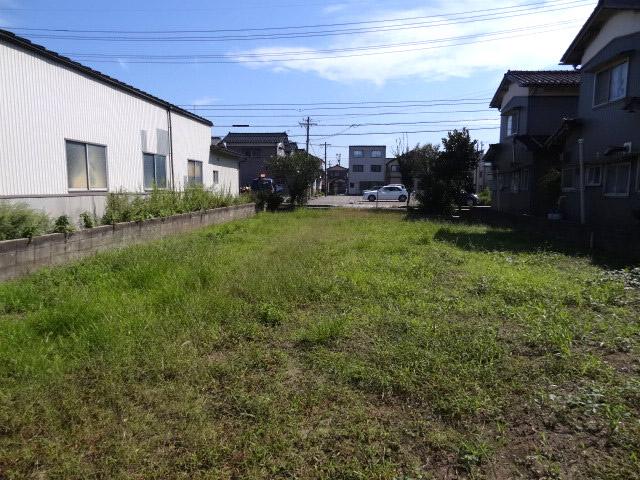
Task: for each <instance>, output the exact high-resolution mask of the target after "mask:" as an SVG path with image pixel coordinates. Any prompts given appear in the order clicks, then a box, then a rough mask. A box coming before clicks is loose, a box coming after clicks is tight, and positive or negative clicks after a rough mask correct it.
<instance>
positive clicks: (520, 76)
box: [489, 70, 580, 108]
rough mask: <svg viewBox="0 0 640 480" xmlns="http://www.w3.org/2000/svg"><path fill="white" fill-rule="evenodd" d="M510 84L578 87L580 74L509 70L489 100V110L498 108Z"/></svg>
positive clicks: (572, 71) (577, 72) (557, 71)
mask: <svg viewBox="0 0 640 480" xmlns="http://www.w3.org/2000/svg"><path fill="white" fill-rule="evenodd" d="M512 83H516V84H518V85H519V86H521V87H578V86H579V85H580V72H579V71H577V70H509V71H507V73H505V74H504V77H503V78H502V82H500V86H499V87H498V90H497V91H496V93H495V95H494V96H493V99H492V100H491V104H490V105H489V106H490V107H491V108H500V106H501V103H502V98H503V97H504V94H505V93H506V92H507V90H508V89H509V85H510V84H512ZM576 93H577V92H576Z"/></svg>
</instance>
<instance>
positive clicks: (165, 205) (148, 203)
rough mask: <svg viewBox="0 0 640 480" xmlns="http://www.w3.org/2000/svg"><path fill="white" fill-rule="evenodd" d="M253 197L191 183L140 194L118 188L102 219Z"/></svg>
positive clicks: (152, 214)
mask: <svg viewBox="0 0 640 480" xmlns="http://www.w3.org/2000/svg"><path fill="white" fill-rule="evenodd" d="M251 201H252V199H251V198H250V196H249V195H239V196H238V195H232V194H231V193H220V192H213V191H210V190H206V189H204V188H202V186H199V185H190V186H187V187H185V189H184V190H183V191H173V190H162V189H157V188H154V189H153V190H152V191H151V192H150V193H149V195H147V196H136V197H132V196H131V194H129V193H127V192H115V193H110V194H109V196H108V197H107V204H106V207H105V213H104V215H103V217H102V223H104V224H106V225H110V224H114V223H118V222H131V221H141V220H149V219H151V218H160V217H169V216H171V215H176V214H179V213H187V212H198V211H202V210H209V209H213V208H220V207H228V206H230V205H239V204H242V203H249V202H251Z"/></svg>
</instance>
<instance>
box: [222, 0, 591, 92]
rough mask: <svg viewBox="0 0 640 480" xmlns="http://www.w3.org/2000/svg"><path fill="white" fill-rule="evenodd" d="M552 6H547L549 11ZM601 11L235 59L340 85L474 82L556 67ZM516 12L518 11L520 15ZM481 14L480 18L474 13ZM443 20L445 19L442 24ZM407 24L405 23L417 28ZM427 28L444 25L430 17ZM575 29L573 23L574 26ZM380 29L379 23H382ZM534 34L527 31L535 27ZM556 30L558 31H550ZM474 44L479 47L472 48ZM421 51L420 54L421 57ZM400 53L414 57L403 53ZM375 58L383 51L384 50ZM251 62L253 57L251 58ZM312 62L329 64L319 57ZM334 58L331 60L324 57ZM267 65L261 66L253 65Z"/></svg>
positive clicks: (346, 39)
mask: <svg viewBox="0 0 640 480" xmlns="http://www.w3.org/2000/svg"><path fill="white" fill-rule="evenodd" d="M518 3H519V2H517V1H513V0H509V1H505V2H501V3H500V4H498V5H496V4H491V6H492V7H509V6H515V5H518ZM554 3H556V2H547V4H548V8H554ZM484 5H486V3H485V2H484V1H481V0H463V1H461V2H447V1H445V0H438V1H437V2H436V3H435V4H434V5H433V6H431V7H429V8H424V9H414V10H403V11H398V10H395V11H393V10H385V11H378V12H376V14H375V15H372V16H370V17H367V18H364V17H360V18H359V20H360V21H367V20H381V19H388V18H406V17H417V16H427V15H443V14H447V13H449V14H450V13H453V12H461V11H473V10H480V9H482V7H483V6H484ZM594 6H595V0H594V2H593V3H592V4H589V5H586V6H584V5H582V6H581V7H579V8H570V9H569V8H565V9H563V10H559V9H558V8H559V7H557V6H556V7H555V8H556V10H555V11H548V12H538V13H536V14H529V15H519V16H513V17H511V18H501V19H499V20H493V21H482V22H468V23H458V24H448V25H439V26H430V27H426V26H421V27H420V28H415V29H404V30H393V31H386V32H375V33H364V34H360V35H354V36H342V37H329V38H332V39H333V40H327V41H326V42H327V43H325V44H322V45H321V46H314V48H307V47H300V46H299V45H298V46H292V45H289V46H287V45H282V46H277V47H264V48H256V49H254V50H250V51H243V52H238V53H235V54H234V56H235V58H236V59H237V60H238V61H240V62H242V63H244V64H245V65H247V66H249V67H251V68H270V69H273V70H277V71H302V72H311V73H315V74H317V75H319V76H320V77H323V78H326V79H329V80H334V81H338V82H357V81H368V82H372V83H374V84H378V85H382V84H384V83H385V82H387V81H389V80H393V79H399V78H404V77H421V78H424V79H426V80H427V81H429V80H443V79H447V78H451V77H468V76H470V75H472V74H474V73H475V72H477V71H481V70H506V69H509V68H511V69H538V68H548V67H550V66H553V65H557V63H558V61H559V59H560V57H561V56H562V54H563V53H564V49H565V48H566V47H567V46H568V45H569V43H570V42H571V40H572V39H573V37H574V36H575V34H576V33H577V31H578V29H579V28H580V26H581V24H582V22H583V21H584V20H586V18H587V17H588V15H589V14H590V13H591V11H592V10H593V7H594ZM514 13H517V12H514ZM475 15H478V13H476V14H475ZM440 19H442V20H443V21H444V20H446V19H445V18H444V17H440ZM417 21H419V20H414V21H409V22H407V23H413V22H417ZM427 21H429V22H434V21H439V19H436V18H429V19H428V20H427ZM568 22H570V23H568ZM378 25H379V24H378ZM538 25H539V26H540V27H539V28H536V29H535V30H527V29H528V28H531V27H533V26H538ZM506 30H509V31H511V32H510V33H505V34H503V35H500V36H498V37H510V38H499V39H496V38H491V37H485V38H482V37H480V38H465V39H459V40H450V41H447V42H436V43H431V44H424V45H407V46H402V47H394V48H389V49H385V50H384V51H383V52H384V53H383V54H380V55H369V56H353V57H345V58H340V55H348V54H360V53H372V52H375V50H370V51H369V52H363V51H355V52H345V53H335V54H332V53H329V54H326V53H324V54H323V53H321V52H320V51H321V50H327V49H330V50H333V49H342V48H354V47H355V48H362V47H368V46H372V45H389V44H398V43H407V42H416V41H431V40H438V39H443V38H452V37H466V36H474V35H479V34H486V33H489V32H496V31H506ZM551 30H554V31H551ZM471 42H476V43H471ZM420 48H422V50H418V49H420ZM399 50H413V51H402V52H400V51H399ZM284 52H295V53H296V55H286V56H283V57H280V58H292V57H293V58H302V59H301V60H291V61H287V62H277V61H273V58H274V56H273V54H279V53H284ZM377 52H380V50H378V51H377ZM248 55H250V56H248ZM309 57H324V58H313V59H309ZM326 57H331V58H326ZM256 59H258V60H264V62H263V63H255V62H251V60H256Z"/></svg>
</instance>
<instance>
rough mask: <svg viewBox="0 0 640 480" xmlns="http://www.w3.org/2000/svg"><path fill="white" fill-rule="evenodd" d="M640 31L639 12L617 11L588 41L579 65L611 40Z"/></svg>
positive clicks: (584, 62)
mask: <svg viewBox="0 0 640 480" xmlns="http://www.w3.org/2000/svg"><path fill="white" fill-rule="evenodd" d="M636 32H640V13H638V12H633V11H630V10H627V11H623V12H618V13H615V14H614V15H612V16H611V18H610V19H609V20H607V22H606V23H605V24H604V26H603V27H602V29H601V30H600V32H598V34H597V35H596V37H595V38H594V39H593V40H592V41H590V42H589V46H588V47H587V48H586V50H585V51H584V55H583V56H582V62H581V65H584V64H586V63H587V62H588V61H589V60H591V59H592V58H593V57H594V56H595V55H597V53H598V52H599V51H600V50H602V49H603V48H604V47H606V46H607V45H608V44H609V43H611V41H612V40H615V39H616V38H618V37H624V36H625V35H631V34H632V33H636Z"/></svg>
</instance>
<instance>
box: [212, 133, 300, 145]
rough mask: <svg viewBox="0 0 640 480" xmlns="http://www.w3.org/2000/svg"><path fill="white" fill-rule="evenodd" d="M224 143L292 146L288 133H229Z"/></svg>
mask: <svg viewBox="0 0 640 480" xmlns="http://www.w3.org/2000/svg"><path fill="white" fill-rule="evenodd" d="M224 141H225V142H226V143H228V144H242V145H264V144H265V143H266V144H278V143H280V142H282V143H284V144H285V145H288V144H289V145H290V144H291V142H289V136H288V135H287V132H277V133H250V132H249V133H245V132H229V133H228V134H227V136H226V137H224Z"/></svg>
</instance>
